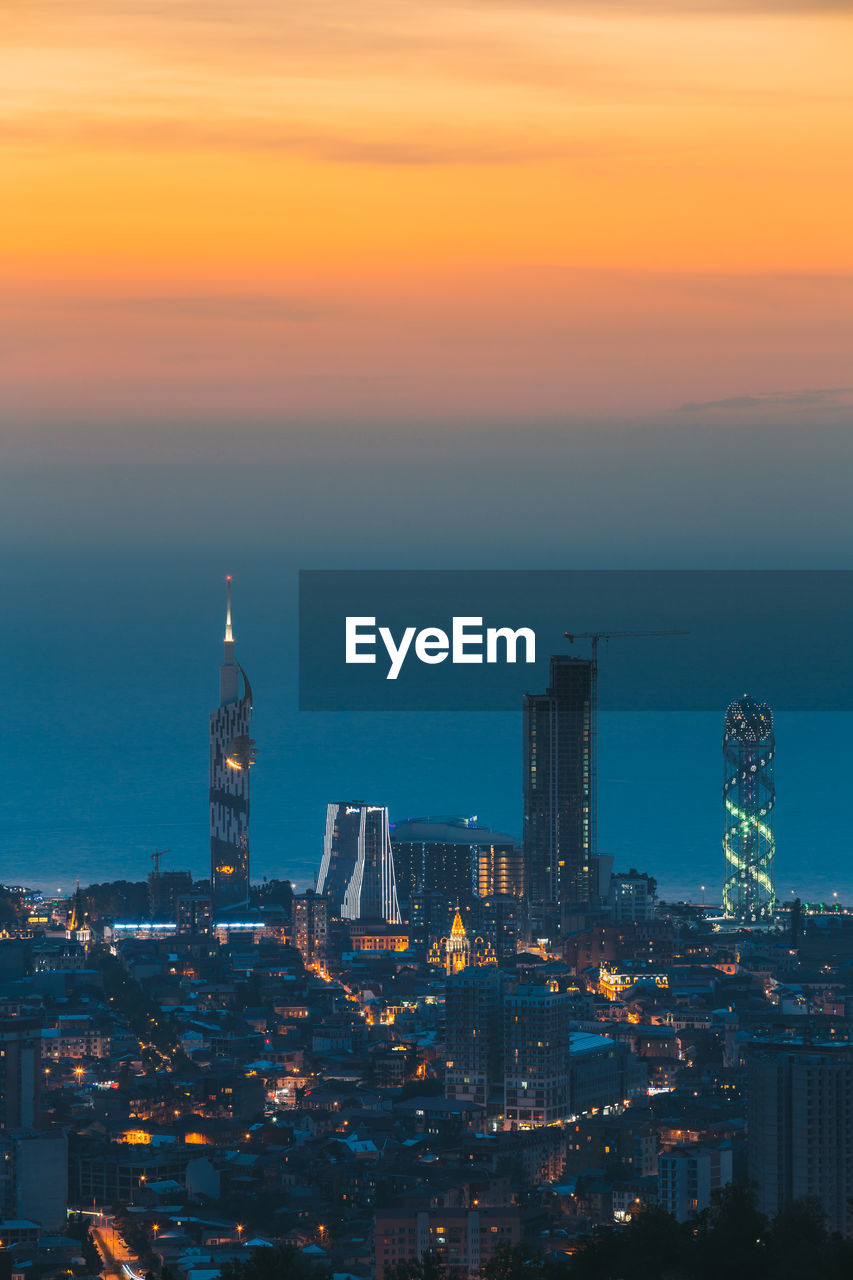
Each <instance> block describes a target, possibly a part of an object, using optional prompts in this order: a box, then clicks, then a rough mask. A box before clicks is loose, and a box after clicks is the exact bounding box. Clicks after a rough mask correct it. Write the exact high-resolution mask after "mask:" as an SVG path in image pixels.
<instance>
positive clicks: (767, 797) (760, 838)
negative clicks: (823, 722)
mask: <svg viewBox="0 0 853 1280" xmlns="http://www.w3.org/2000/svg"><path fill="white" fill-rule="evenodd" d="M775 755H776V739H775V737H774V734H773V713H772V711H771V710H770V708H769V707H768V705H767V703H766V702H755V701H754V699H752V698H748V697H746V696H744V697H743V698H738V700H737V701H736V702H733V703H732V704H731V706H730V707H729V709H728V710H727V712H726V720H725V727H724V730H723V765H724V773H723V806H724V811H725V831H724V835H723V855H724V857H725V882H724V884H723V906H724V908H725V911H726V914H727V915H730V916H735V917H737V918H738V919H740V920H744V921H757V920H769V919H770V918H771V917H772V915H773V906H774V902H775V899H776V894H775V890H774V885H773V859H774V855H775V852H776V841H775V839H774V836H773V808H774V805H775V803H776V788H775V785H774V782H773V767H774V758H775Z"/></svg>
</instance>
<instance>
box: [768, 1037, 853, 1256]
mask: <svg viewBox="0 0 853 1280" xmlns="http://www.w3.org/2000/svg"><path fill="white" fill-rule="evenodd" d="M851 1133H853V1047H851V1046H850V1045H849V1044H846V1043H830V1044H826V1043H824V1044H804V1043H800V1044H792V1043H791V1042H790V1041H788V1042H785V1043H781V1042H780V1043H772V1042H755V1043H753V1044H751V1045H750V1046H749V1051H748V1057H747V1160H748V1172H749V1179H750V1182H753V1183H755V1185H756V1187H757V1190H758V1207H759V1209H761V1211H762V1213H766V1214H767V1215H768V1216H769V1217H772V1216H773V1215H774V1214H776V1213H777V1212H778V1211H779V1210H780V1209H784V1208H785V1206H786V1205H789V1204H791V1203H793V1202H794V1201H802V1200H805V1199H810V1200H814V1201H816V1202H818V1203H819V1204H820V1206H821V1209H822V1210H823V1212H824V1214H825V1215H826V1227H827V1230H828V1231H838V1232H840V1233H841V1235H843V1236H847V1237H848V1238H850V1237H853V1142H851Z"/></svg>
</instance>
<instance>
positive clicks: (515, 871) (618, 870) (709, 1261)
mask: <svg viewBox="0 0 853 1280" xmlns="http://www.w3.org/2000/svg"><path fill="white" fill-rule="evenodd" d="M602 634H603V633H602ZM592 650H593V651H592V656H591V657H581V656H576V655H572V656H568V655H560V654H555V655H554V656H553V657H552V658H551V660H550V677H549V684H548V687H547V689H546V690H545V691H544V692H543V693H538V694H532V693H531V694H527V695H525V697H524V700H523V706H522V707H521V708H520V710H521V711H522V716H521V718H520V724H521V730H522V731H521V735H520V739H519V742H518V764H519V778H520V784H521V785H520V788H519V795H520V813H519V818H520V824H519V825H520V827H521V835H520V837H519V836H518V835H511V834H507V833H502V832H499V831H495V830H493V829H491V827H490V826H489V824H488V821H487V820H484V819H481V817H480V816H479V815H477V816H474V815H471V814H465V815H459V814H449V815H448V814H435V813H431V812H430V807H429V805H428V803H425V805H424V816H415V817H405V818H404V817H402V816H401V815H396V814H389V809H388V807H387V805H385V804H383V803H382V795H381V794H377V795H375V796H368V797H364V796H355V797H351V798H350V799H348V800H347V799H337V800H335V799H330V800H329V803H328V805H327V809H326V813H325V815H323V814H322V813H320V814H318V815H317V859H316V864H317V865H316V878H315V882H314V887H313V888H310V889H305V890H302V891H298V890H297V889H296V888H295V886H294V884H293V883H292V882H291V881H290V880H289V879H287V878H286V868H283V870H282V878H281V879H267V878H264V879H263V880H262V881H256V882H253V881H252V878H251V874H250V872H251V863H250V780H251V781H253V780H254V777H255V773H256V771H255V742H254V740H253V738H252V737H251V732H252V708H253V698H254V694H253V690H252V686H251V684H250V682H249V679H248V677H247V675H246V673H245V671H244V670H243V667H242V666H241V665H240V663H239V662H238V660H237V657H236V646H235V638H234V629H233V626H232V614H231V580H230V578H229V579H228V583H227V604H226V625H225V637H224V654H223V661H222V665H221V667H220V679H219V697H218V704H217V705H216V706H215V709H214V710H213V712H212V714H211V716H210V723H209V743H210V776H209V788H210V876H209V879H205V880H198V879H196V878H194V877H193V875H192V874H191V873H190V872H189V871H187V870H182V869H180V868H179V867H175V866H174V865H172V864H171V860H170V858H171V855H170V850H168V849H155V850H153V851H152V853H151V858H150V865H149V866H145V867H140V866H130V865H129V866H128V868H127V879H125V880H119V881H112V882H107V883H96V884H89V885H83V884H78V885H77V887H76V890H75V891H74V892H73V893H71V894H70V895H67V896H66V895H60V896H56V897H53V898H52V897H50V896H49V895H48V894H47V893H46V892H45V891H43V890H42V891H38V890H35V889H31V888H27V887H26V885H25V883H23V882H25V881H26V867H15V868H12V867H7V868H5V869H4V870H3V879H4V882H5V883H4V885H3V887H2V891H0V1151H2V1158H0V1280H57V1278H58V1277H60V1276H61V1277H69V1276H73V1277H75V1278H76V1280H84V1277H90V1276H91V1277H94V1276H97V1275H103V1276H104V1277H108V1278H109V1280H143V1278H147V1277H152V1278H155V1280H218V1277H220V1276H222V1277H224V1280H275V1278H277V1277H281V1280H286V1277H288V1276H300V1277H302V1276H317V1277H323V1276H328V1277H331V1276H334V1277H337V1278H339V1280H346V1278H348V1277H351V1278H352V1280H374V1278H375V1280H440V1278H441V1277H451V1276H452V1277H460V1278H461V1277H464V1278H468V1277H470V1278H472V1280H473V1278H474V1277H478V1276H481V1275H485V1276H486V1277H491V1278H492V1280H511V1278H512V1280H515V1278H516V1277H521V1276H523V1275H524V1276H531V1275H532V1276H537V1277H538V1276H544V1275H554V1276H556V1275H565V1276H567V1277H571V1276H611V1275H612V1276H614V1277H615V1276H626V1277H630V1276H633V1275H637V1276H639V1275H649V1276H650V1275H664V1274H666V1275H672V1276H684V1277H692V1276H694V1275H695V1276H699V1275H710V1274H719V1273H720V1270H721V1269H722V1266H723V1259H724V1258H727V1257H728V1256H729V1254H730V1253H731V1252H732V1251H734V1252H737V1254H738V1257H739V1263H738V1265H739V1266H741V1265H742V1266H743V1268H744V1270H743V1272H741V1271H740V1270H738V1271H736V1274H738V1275H740V1274H744V1275H745V1274H753V1275H754V1274H774V1275H779V1276H783V1275H788V1274H791V1275H795V1274H796V1275H804V1274H822V1275H827V1276H833V1275H836V1274H837V1275H839V1276H840V1275H845V1274H850V1273H851V1272H850V1268H851V1266H853V1261H851V1259H853V1044H851V1027H853V914H851V912H850V911H849V910H848V909H847V908H846V907H845V906H844V905H843V904H842V903H841V902H839V901H838V900H837V898H833V900H832V901H831V902H817V901H805V900H800V898H794V897H788V898H786V897H785V896H784V895H779V894H777V890H776V883H775V877H774V857H775V836H774V805H775V780H774V779H775V772H774V764H775V752H776V744H775V736H774V721H773V711H772V708H771V707H769V706H768V705H767V704H766V703H764V702H762V701H760V699H759V698H758V697H757V696H756V697H752V696H749V695H746V694H743V695H742V696H739V697H735V698H734V700H733V701H732V703H731V705H730V706H729V707H728V708H721V714H720V732H721V743H722V746H721V755H720V766H721V767H720V831H721V835H722V849H721V857H720V879H719V882H718V884H716V885H711V884H709V885H707V886H703V887H702V891H701V901H696V902H673V901H666V900H664V898H663V897H662V896H661V894H660V893H659V891H658V885H657V882H656V879H655V865H654V859H653V855H652V854H650V856H649V861H648V865H643V866H640V867H637V866H629V865H623V863H622V862H621V861H620V860H619V859H618V857H614V856H613V855H610V854H606V853H604V852H602V851H600V850H599V849H598V847H597V834H596V833H597V822H598V812H597V805H598V800H597V779H596V750H595V744H596V723H595V720H596V682H597V680H598V667H597V658H596V653H595V645H594V644H593V646H592ZM758 692H759V691H756V694H757V693H758ZM199 785H200V787H201V788H202V790H203V786H204V780H203V779H200V780H199ZM426 799H427V800H428V797H427V798H426ZM522 807H523V811H522ZM324 822H325V825H324ZM66 874H67V872H66ZM803 1251H805V1253H804V1252H803ZM804 1258H806V1261H804Z"/></svg>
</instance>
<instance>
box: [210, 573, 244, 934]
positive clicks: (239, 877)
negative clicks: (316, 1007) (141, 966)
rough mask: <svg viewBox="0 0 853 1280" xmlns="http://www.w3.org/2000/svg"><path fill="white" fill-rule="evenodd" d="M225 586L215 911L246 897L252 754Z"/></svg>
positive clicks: (216, 744)
mask: <svg viewBox="0 0 853 1280" xmlns="http://www.w3.org/2000/svg"><path fill="white" fill-rule="evenodd" d="M227 584H228V591H227V604H226V613H225V655H224V661H223V663H222V666H221V667H220V668H219V706H218V707H217V708H216V710H215V711H214V712H212V713H211V717H210V891H211V897H212V899H213V909H214V912H215V913H221V912H224V911H232V910H233V909H234V908H239V907H245V906H246V905H247V904H248V901H249V771H250V769H251V766H252V764H253V763H254V757H255V744H254V741H253V740H252V738H250V737H249V729H250V728H251V724H252V686H251V685H250V684H249V681H248V679H247V677H246V673H245V671H244V670H243V668H242V667H241V666H240V664H239V663H238V662H237V661H236V660H235V658H234V635H233V632H232V630H231V578H230V576H229V577H228V579H227ZM241 683H242V691H241Z"/></svg>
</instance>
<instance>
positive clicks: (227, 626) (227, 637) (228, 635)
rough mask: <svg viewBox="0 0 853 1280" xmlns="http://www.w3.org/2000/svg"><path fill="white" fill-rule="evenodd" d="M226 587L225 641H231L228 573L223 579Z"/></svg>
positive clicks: (229, 577) (229, 576)
mask: <svg viewBox="0 0 853 1280" xmlns="http://www.w3.org/2000/svg"><path fill="white" fill-rule="evenodd" d="M225 581H226V583H227V587H226V597H225V600H226V604H225V643H226V644H228V643H229V642H231V643H233V641H234V635H233V633H232V631H231V574H230V573H229V574H228V576H227V578H226V579H225Z"/></svg>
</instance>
